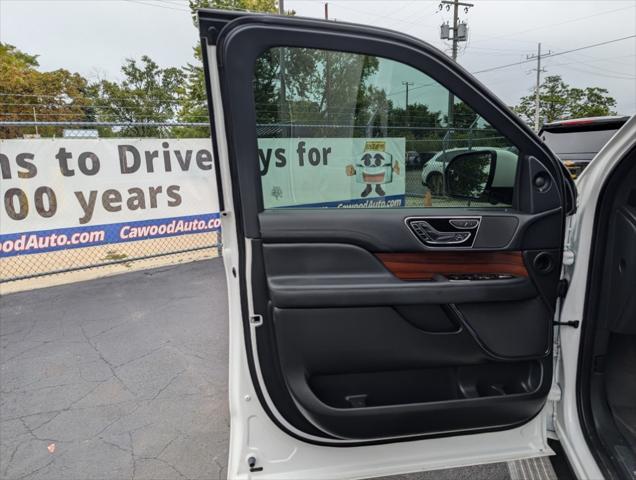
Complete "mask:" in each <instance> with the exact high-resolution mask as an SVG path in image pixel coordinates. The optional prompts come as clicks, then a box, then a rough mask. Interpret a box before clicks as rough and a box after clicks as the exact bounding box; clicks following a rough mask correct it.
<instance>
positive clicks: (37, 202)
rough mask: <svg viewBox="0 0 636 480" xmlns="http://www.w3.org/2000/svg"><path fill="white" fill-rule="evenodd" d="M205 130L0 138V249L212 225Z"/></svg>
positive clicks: (9, 251)
mask: <svg viewBox="0 0 636 480" xmlns="http://www.w3.org/2000/svg"><path fill="white" fill-rule="evenodd" d="M213 162H214V161H213V158H212V153H211V145H210V140H209V139H124V138H119V139H87V140H84V139H28V140H2V141H0V179H1V182H0V196H1V197H2V204H1V205H0V256H3V257H5V256H12V255H21V254H22V255H23V254H29V253H42V252H48V251H53V250H61V249H67V248H79V247H87V246H94V245H101V244H105V243H118V242H127V241H135V240H145V239H150V238H160V237H164V236H174V235H183V234H188V233H203V232H210V231H215V230H219V228H220V219H219V218H218V201H217V196H216V181H215V177H214V163H213Z"/></svg>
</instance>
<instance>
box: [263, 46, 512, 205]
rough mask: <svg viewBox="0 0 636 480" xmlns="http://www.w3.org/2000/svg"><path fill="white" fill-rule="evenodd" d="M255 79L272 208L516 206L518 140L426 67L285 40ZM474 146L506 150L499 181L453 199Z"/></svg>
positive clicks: (266, 198)
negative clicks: (454, 175) (454, 174)
mask: <svg viewBox="0 0 636 480" xmlns="http://www.w3.org/2000/svg"><path fill="white" fill-rule="evenodd" d="M253 84H254V101H255V106H256V117H257V133H258V146H259V160H260V162H259V163H260V170H261V171H260V173H261V180H262V191H263V203H264V206H265V208H275V207H292V206H295V207H298V206H301V207H316V208H318V207H337V208H338V207H339V208H364V207H370V208H378V207H403V206H408V207H413V206H422V207H424V206H435V207H454V206H455V207H457V206H467V205H473V206H495V207H505V206H510V203H511V198H512V187H513V183H514V178H515V173H516V167H517V159H518V150H517V148H516V147H515V146H514V145H513V144H511V142H510V141H508V140H507V139H506V138H505V137H504V136H502V135H501V134H500V133H499V132H498V131H497V130H495V129H494V128H493V127H491V126H490V125H489V124H488V123H487V122H486V121H485V120H484V119H483V118H481V117H480V116H479V115H478V114H477V113H476V112H475V111H474V110H473V109H472V108H471V107H470V106H469V105H467V104H466V103H464V102H463V101H462V100H461V98H459V97H458V96H454V95H451V94H450V92H449V91H448V90H447V89H446V88H444V87H443V86H442V85H440V84H439V83H437V82H436V81H435V80H433V79H432V78H430V77H428V76H427V75H425V74H424V73H422V72H421V71H419V70H416V69H414V68H412V67H410V66H408V65H404V64H401V63H399V62H395V61H392V60H388V59H385V58H379V57H373V56H366V55H359V54H352V53H345V52H333V51H325V50H313V49H305V48H276V49H272V50H269V51H267V52H265V53H264V54H263V55H261V56H260V57H259V59H258V62H257V65H256V73H255V78H254V82H253ZM449 106H451V108H449ZM474 150H488V151H489V152H492V153H493V154H494V155H495V156H496V158H497V161H496V173H495V175H494V179H493V181H492V188H490V189H489V191H488V192H484V194H483V196H482V197H479V198H478V200H475V199H472V200H466V199H464V200H460V199H457V198H450V197H449V196H448V195H447V194H446V182H445V172H446V167H447V166H448V164H449V162H451V161H453V159H454V158H455V157H457V156H459V155H461V154H464V153H466V152H469V151H474ZM484 168H486V167H484ZM488 168H490V167H488ZM484 173H487V172H479V175H480V176H481V175H483V174H484ZM486 177H488V175H486ZM478 183H479V182H478Z"/></svg>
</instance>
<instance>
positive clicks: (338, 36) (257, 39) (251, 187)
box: [217, 16, 564, 238]
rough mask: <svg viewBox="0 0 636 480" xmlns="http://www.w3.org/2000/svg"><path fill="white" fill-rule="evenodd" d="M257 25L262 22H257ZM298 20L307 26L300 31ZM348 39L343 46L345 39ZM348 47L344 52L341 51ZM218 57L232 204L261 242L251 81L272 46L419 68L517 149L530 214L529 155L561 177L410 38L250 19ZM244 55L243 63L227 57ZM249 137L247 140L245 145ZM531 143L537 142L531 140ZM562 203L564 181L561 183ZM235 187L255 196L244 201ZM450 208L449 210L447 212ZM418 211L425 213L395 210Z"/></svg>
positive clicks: (238, 24)
mask: <svg viewBox="0 0 636 480" xmlns="http://www.w3.org/2000/svg"><path fill="white" fill-rule="evenodd" d="M255 22H258V23H255ZM299 23H301V24H303V25H302V28H300V27H299ZM344 39H346V43H343V40H344ZM343 44H345V45H346V48H342V45H343ZM217 46H218V48H217V55H218V61H219V65H220V68H221V72H222V75H221V76H222V83H221V88H222V91H223V103H224V105H223V108H224V111H225V115H226V116H225V118H226V132H227V136H228V140H229V142H228V144H229V146H230V148H229V153H230V168H231V169H232V170H233V172H232V175H233V176H234V177H235V178H238V182H239V188H238V189H236V190H235V191H234V195H235V199H234V200H235V207H237V208H238V206H239V205H240V207H241V209H242V215H241V216H242V227H243V230H244V234H245V236H247V237H249V238H258V237H259V225H258V214H259V213H260V212H263V211H264V206H263V195H262V188H261V181H260V176H259V175H257V173H258V172H259V163H258V162H259V160H258V146H257V139H258V135H257V126H256V110H255V104H254V94H253V83H252V82H253V78H254V72H255V66H256V60H257V58H258V57H259V56H260V55H262V54H263V53H264V52H266V51H267V50H269V49H271V48H275V47H298V48H311V49H321V50H332V51H339V52H349V53H355V54H361V55H370V56H377V57H382V58H386V59H389V60H393V61H396V62H400V63H403V64H405V65H408V66H410V67H412V68H415V69H417V70H419V71H421V72H422V73H423V74H425V75H427V76H429V77H430V78H431V79H433V80H434V81H436V82H438V83H439V84H440V85H441V86H443V87H444V88H446V89H447V90H449V91H450V92H452V93H454V94H455V95H457V96H458V97H460V98H461V99H462V100H463V101H464V102H465V103H466V104H468V105H469V106H470V107H471V108H472V109H473V110H474V111H475V113H476V114H477V115H479V116H481V117H482V118H483V119H484V120H485V121H486V122H488V123H489V124H490V125H491V126H492V127H493V128H494V129H496V130H497V131H499V132H500V133H501V134H502V135H503V136H505V137H506V138H508V139H509V140H510V141H511V142H512V143H513V144H514V145H516V146H517V147H518V148H519V162H518V163H519V167H518V169H517V178H516V180H515V186H514V195H513V202H512V209H513V210H516V211H521V212H530V211H531V197H532V195H531V192H530V191H529V190H530V188H531V185H528V182H521V181H520V179H521V172H522V171H523V172H527V169H526V168H523V167H522V165H523V164H525V163H528V157H538V158H541V159H542V160H544V159H547V162H542V163H546V164H545V167H546V168H547V169H548V171H549V172H550V173H551V174H552V176H553V177H554V178H555V179H562V175H561V168H560V166H559V165H558V160H557V159H556V157H554V155H553V154H552V153H551V152H550V151H549V150H548V149H547V148H546V147H545V146H544V145H543V143H542V142H541V141H540V139H539V138H538V137H537V136H536V135H535V134H534V133H533V132H532V131H531V130H530V128H529V127H528V126H527V125H525V124H524V123H523V122H522V121H521V119H519V118H518V117H517V116H516V115H515V114H514V113H513V112H511V111H510V110H509V109H508V108H507V107H506V106H505V105H504V104H503V103H502V102H501V101H500V100H499V99H497V98H496V97H495V96H494V95H493V94H492V93H491V92H490V91H489V90H488V89H486V87H484V86H483V85H482V84H481V83H480V82H478V81H477V80H476V79H475V78H474V77H473V76H472V75H471V74H470V73H469V72H467V71H466V70H464V69H463V68H462V67H461V66H459V65H458V64H456V63H453V62H452V61H451V60H450V59H449V58H447V57H446V56H445V55H444V54H443V53H442V52H440V51H439V50H437V49H435V48H434V47H432V46H431V45H429V44H427V43H425V42H422V41H419V40H417V39H415V38H413V37H410V36H407V35H402V34H400V33H397V32H391V31H388V30H378V29H372V28H369V27H364V26H358V25H347V24H340V23H335V22H334V23H325V22H321V21H315V20H311V19H296V18H294V19H291V20H290V19H286V18H285V17H271V16H263V17H260V16H250V17H247V18H246V17H242V18H239V19H237V20H234V21H232V22H230V23H229V24H228V25H226V27H225V28H224V29H223V30H222V31H221V33H220V34H219V37H218V39H217ZM235 58H241V59H242V61H241V62H236V61H230V59H235ZM246 139H248V140H246ZM529 139H532V140H534V141H529ZM556 183H557V185H556V186H557V188H558V191H559V195H560V197H561V198H562V196H563V194H564V193H563V192H564V181H563V180H561V181H557V182H556ZM238 190H240V191H242V192H250V195H243V196H241V195H240V194H239V193H238ZM452 208H453V207H449V208H445V210H448V213H449V214H450V213H451V212H452ZM395 210H396V211H397V212H400V213H402V214H411V215H412V214H417V212H420V213H421V212H422V209H421V208H399V209H395Z"/></svg>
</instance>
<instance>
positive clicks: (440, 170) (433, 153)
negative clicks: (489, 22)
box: [0, 122, 516, 283]
mask: <svg viewBox="0 0 636 480" xmlns="http://www.w3.org/2000/svg"><path fill="white" fill-rule="evenodd" d="M0 131H1V132H2V135H0V137H3V138H21V139H27V140H28V139H32V140H37V139H43V138H48V139H64V140H69V141H72V140H73V139H97V138H99V139H126V138H128V139H131V138H144V139H182V140H183V139H192V141H201V139H206V140H207V139H209V136H210V133H209V124H208V123H199V122H196V123H150V122H148V123H120V122H101V123H96V122H0ZM257 134H258V137H259V138H357V137H363V138H379V137H384V138H392V137H395V138H404V139H405V147H406V148H405V150H406V151H405V159H404V163H403V165H404V167H405V168H404V169H405V172H404V174H405V196H406V206H407V207H460V206H462V207H463V206H471V204H470V202H467V201H466V200H461V199H453V198H450V197H448V196H447V195H446V191H445V188H446V187H445V181H444V171H445V170H444V169H445V166H446V164H447V163H448V161H450V160H451V159H452V158H453V156H454V155H455V154H456V152H459V153H461V152H465V151H468V150H471V149H473V148H488V149H496V150H497V151H498V152H499V153H498V155H500V156H502V152H503V153H504V154H505V153H506V152H510V156H511V157H514V156H515V155H516V151H515V149H514V147H511V145H510V144H509V142H508V141H507V140H506V139H505V138H504V137H502V136H501V135H500V134H499V133H498V132H497V131H496V130H494V129H492V128H490V127H486V128H473V127H470V128H449V127H417V126H393V127H388V126H380V127H378V126H352V125H349V124H345V125H338V124H331V125H316V124H301V123H293V124H280V123H271V124H259V125H258V126H257ZM504 156H505V155H504ZM102 161H108V160H107V159H103V160H102ZM112 161H116V160H115V159H112ZM214 189H215V186H214V185H210V190H211V191H213V190H214ZM4 202H5V204H6V202H7V200H6V199H5V200H4ZM473 206H477V205H476V204H473ZM479 206H489V205H487V204H485V203H484V204H483V205H482V204H480V205H479ZM102 227H104V229H103V232H102V234H103V235H104V236H105V237H106V238H110V237H112V236H114V235H115V232H114V230H116V229H118V228H119V226H118V225H113V226H112V228H110V227H109V226H108V225H102ZM166 228H167V227H166ZM111 230H113V231H111ZM0 233H1V232H0ZM66 242H67V245H66V247H67V248H61V249H58V250H56V251H51V252H46V253H33V254H15V255H5V253H6V252H4V247H5V246H6V245H2V247H3V249H2V250H3V251H2V252H0V253H2V256H1V257H0V283H2V282H8V281H13V280H19V279H27V278H31V277H36V276H43V275H50V274H57V273H62V272H69V271H74V270H80V269H87V268H103V267H107V266H109V265H114V264H126V265H131V266H132V265H133V264H134V262H139V261H144V260H148V259H152V258H158V257H168V258H174V259H175V261H178V259H179V258H183V257H184V256H188V255H190V256H192V255H199V254H203V255H210V256H216V255H221V254H222V241H221V232H220V229H216V230H215V231H204V232H196V231H193V232H191V233H187V232H186V233H184V234H179V235H165V236H161V238H146V239H140V240H136V241H126V242H121V241H119V242H115V243H110V242H107V243H104V244H100V245H88V246H82V242H80V243H79V244H78V243H74V239H73V238H72V237H69V238H67V239H66ZM89 243H90V242H89Z"/></svg>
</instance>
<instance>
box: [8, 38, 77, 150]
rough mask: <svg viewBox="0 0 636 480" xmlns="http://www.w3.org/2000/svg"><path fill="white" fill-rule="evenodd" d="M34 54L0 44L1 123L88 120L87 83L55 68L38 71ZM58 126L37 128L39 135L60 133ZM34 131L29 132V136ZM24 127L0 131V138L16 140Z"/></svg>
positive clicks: (75, 74) (23, 131)
mask: <svg viewBox="0 0 636 480" xmlns="http://www.w3.org/2000/svg"><path fill="white" fill-rule="evenodd" d="M38 67H39V63H38V61H37V55H30V54H28V53H25V52H22V51H20V50H18V49H17V48H16V47H14V46H13V45H9V44H6V43H0V119H1V120H5V121H29V120H38V121H74V120H75V121H78V120H88V119H90V112H89V111H88V105H89V100H88V98H87V97H86V89H87V84H88V82H87V81H86V79H84V78H83V77H82V76H81V75H79V74H77V73H71V72H69V71H68V70H64V69H59V70H54V71H52V72H41V71H39V70H38ZM61 130H62V129H61V128H60V127H46V128H40V129H39V130H38V131H39V133H40V134H42V135H53V134H57V135H59V134H61ZM33 132H35V128H33V129H31V133H33ZM25 133H28V132H27V131H26V130H25V129H24V128H18V127H8V128H2V130H0V138H16V137H21V136H23V135H24V134H25Z"/></svg>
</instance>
